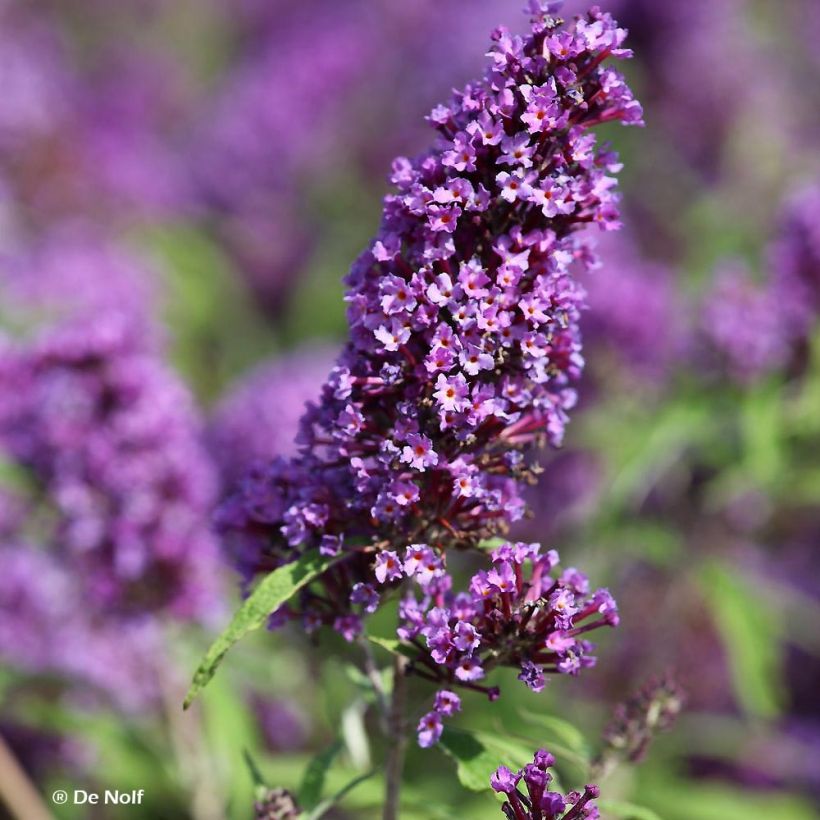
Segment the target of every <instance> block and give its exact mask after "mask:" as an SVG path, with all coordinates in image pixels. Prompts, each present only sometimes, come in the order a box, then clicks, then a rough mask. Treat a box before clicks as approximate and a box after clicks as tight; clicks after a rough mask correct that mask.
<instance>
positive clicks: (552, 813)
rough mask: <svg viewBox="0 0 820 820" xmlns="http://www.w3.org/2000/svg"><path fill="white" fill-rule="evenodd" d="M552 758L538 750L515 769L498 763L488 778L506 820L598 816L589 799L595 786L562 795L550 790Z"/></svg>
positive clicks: (576, 819) (572, 819) (568, 819)
mask: <svg viewBox="0 0 820 820" xmlns="http://www.w3.org/2000/svg"><path fill="white" fill-rule="evenodd" d="M554 763H555V758H554V757H553V756H552V755H551V754H550V753H549V752H548V751H546V749H539V750H538V751H537V752H536V753H535V755H534V757H533V761H532V763H528V764H527V765H526V766H525V767H524V768H523V769H519V770H518V771H517V772H513V771H511V770H510V769H509V768H508V767H507V766H499V767H498V769H496V771H495V772H494V773H493V775H492V777H491V778H490V786H491V787H492V789H493V791H495V792H497V793H498V794H501V795H503V796H504V797H505V801H504V804H503V805H502V806H501V809H502V811H503V812H504V814H505V816H506V817H507V818H508V820H580V818H589V819H590V820H596V818H599V817H600V816H601V815H600V813H599V812H598V809H597V807H596V806H595V804H594V803H593V802H592V801H593V800H595V798H596V797H598V794H599V789H598V787H597V786H585V787H584V790H583V792H577V791H573V792H570V793H569V794H566V795H563V794H561V793H560V792H555V791H550V784H551V782H552V779H553V776H552V774H550V772H549V769H550V767H551V766H553V765H554Z"/></svg>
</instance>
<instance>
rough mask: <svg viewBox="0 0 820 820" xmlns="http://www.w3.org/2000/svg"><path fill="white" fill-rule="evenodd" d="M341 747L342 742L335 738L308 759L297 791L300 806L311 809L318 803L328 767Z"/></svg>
mask: <svg viewBox="0 0 820 820" xmlns="http://www.w3.org/2000/svg"><path fill="white" fill-rule="evenodd" d="M343 747H344V744H343V743H342V741H341V740H335V741H334V742H333V743H332V744H331V745H330V746H328V747H327V749H323V750H322V751H321V752H319V754H317V755H316V757H314V758H313V759H312V760H311V761H310V763H309V764H308V767H307V769H306V770H305V774H304V776H303V777H302V783H301V784H300V786H299V791H298V792H297V798H298V801H299V805H300V806H302V807H303V808H305V809H313V808H315V807H316V806H317V805H318V803H319V800H320V798H321V797H322V790H323V789H324V786H325V778H326V776H327V772H328V769H330V767H331V766H332V765H333V761H334V760H335V759H336V756H337V755H338V754H339V752H341V751H342V748H343Z"/></svg>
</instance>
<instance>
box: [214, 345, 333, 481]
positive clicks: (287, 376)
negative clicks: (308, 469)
mask: <svg viewBox="0 0 820 820" xmlns="http://www.w3.org/2000/svg"><path fill="white" fill-rule="evenodd" d="M337 353H338V351H337V350H335V349H331V348H326V347H314V348H306V349H298V350H296V351H295V352H292V353H286V354H284V355H281V356H276V357H275V358H273V359H272V360H271V361H269V362H263V363H262V364H260V365H257V366H256V367H255V368H254V369H253V370H252V371H251V372H250V373H247V374H246V375H244V376H241V377H240V378H239V379H238V381H237V382H236V383H235V384H234V385H231V386H229V387H228V389H227V391H226V394H225V397H224V398H223V399H222V400H221V401H220V402H219V404H218V405H217V407H216V408H214V410H213V412H212V413H211V419H210V422H209V429H208V442H209V445H210V448H211V451H212V452H213V454H214V458H215V459H216V462H217V465H218V467H219V470H220V475H221V477H222V480H223V483H224V485H225V487H229V488H232V487H233V485H234V484H235V482H236V481H237V480H238V479H239V478H240V477H241V476H242V474H243V473H244V472H245V471H247V470H248V468H249V467H250V466H251V465H253V464H257V463H258V464H267V463H268V462H270V461H271V460H272V459H274V458H275V457H276V456H292V455H295V453H296V450H297V446H296V436H297V433H298V432H299V420H300V419H301V418H302V415H303V414H304V412H305V410H306V405H307V403H308V402H312V401H315V400H317V399H318V398H319V395H320V393H321V390H322V385H323V384H324V381H325V378H326V377H327V374H328V371H329V370H330V368H331V367H332V366H333V361H334V359H335V357H336V355H337Z"/></svg>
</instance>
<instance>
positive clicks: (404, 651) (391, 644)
mask: <svg viewBox="0 0 820 820" xmlns="http://www.w3.org/2000/svg"><path fill="white" fill-rule="evenodd" d="M367 640H369V641H370V643H373V644H376V646H380V647H381V648H382V649H386V650H387V651H388V652H389V653H390V654H391V655H403V656H404V657H405V658H410V660H415V658H416V657H417V655H418V653H417V652H416V651H415V650H414V649H413V647H412V646H408V645H407V644H406V643H402V642H401V641H398V640H396V639H395V638H379V637H377V636H376V635H368V636H367Z"/></svg>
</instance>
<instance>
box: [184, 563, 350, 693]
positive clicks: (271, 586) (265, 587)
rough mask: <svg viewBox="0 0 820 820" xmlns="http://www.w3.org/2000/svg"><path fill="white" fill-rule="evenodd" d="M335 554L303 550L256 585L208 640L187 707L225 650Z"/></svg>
mask: <svg viewBox="0 0 820 820" xmlns="http://www.w3.org/2000/svg"><path fill="white" fill-rule="evenodd" d="M338 560H339V559H338V557H325V556H323V555H320V554H319V552H318V550H311V551H310V552H306V553H305V554H304V555H302V557H301V558H299V559H298V560H297V561H293V562H292V563H290V564H285V566H283V567H279V569H276V570H274V571H273V572H271V573H270V574H269V575H267V576H265V578H264V579H263V580H262V581H261V582H260V583H259V584H258V585H257V587H256V588H255V589H254V591H253V592H252V593H251V594H250V596H249V597H248V598H247V600H246V601H245V602H244V603H243V604H242V606H241V607H240V608H239V610H238V611H237V612H236V614H235V615H234V616H233V618H232V619H231V622H230V624H229V625H228V628H227V629H226V630H225V631H224V632H223V633H222V634H221V635H220V636H219V637H218V638H217V639H216V640H215V641H214V642H213V643H212V644H211V646H210V648H209V649H208V651H207V652H206V653H205V657H204V658H203V659H202V661H201V662H200V664H199V667H198V668H197V670H196V672H195V673H194V678H193V681H192V683H191V687H190V689H188V694H187V695H186V696H185V702H184V704H183V708H185V709H187V708H188V707H189V706H190V705H191V703H193V701H194V698H196V696H197V695H198V694H199V693H200V691H201V690H202V689H203V688H204V687H205V686H206V685H207V684H208V682H209V681H210V680H211V678H212V677H213V676H214V673H215V672H216V669H217V667H218V666H219V664H220V663H222V659H223V658H224V657H225V654H226V653H227V651H228V650H229V649H230V648H231V647H232V646H233V645H234V644H235V643H236V642H237V641H239V640H241V639H242V638H243V637H244V636H245V635H247V633H248V632H250V631H251V630H254V629H259V627H260V626H263V625H264V624H265V622H266V621H267V620H268V616H269V615H270V614H271V612H273V611H274V610H276V609H278V608H279V607H280V606H282V604H284V603H285V602H286V601H288V600H289V599H290V598H291V596H293V595H294V593H296V592H298V591H299V590H300V589H302V587H304V586H307V585H308V584H309V583H310V582H311V581H312V580H313V579H314V578H316V577H318V576H319V575H321V574H322V573H323V572H324V571H325V570H326V569H327V568H328V567H330V566H332V564H334V563H335V562H336V561H338Z"/></svg>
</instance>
